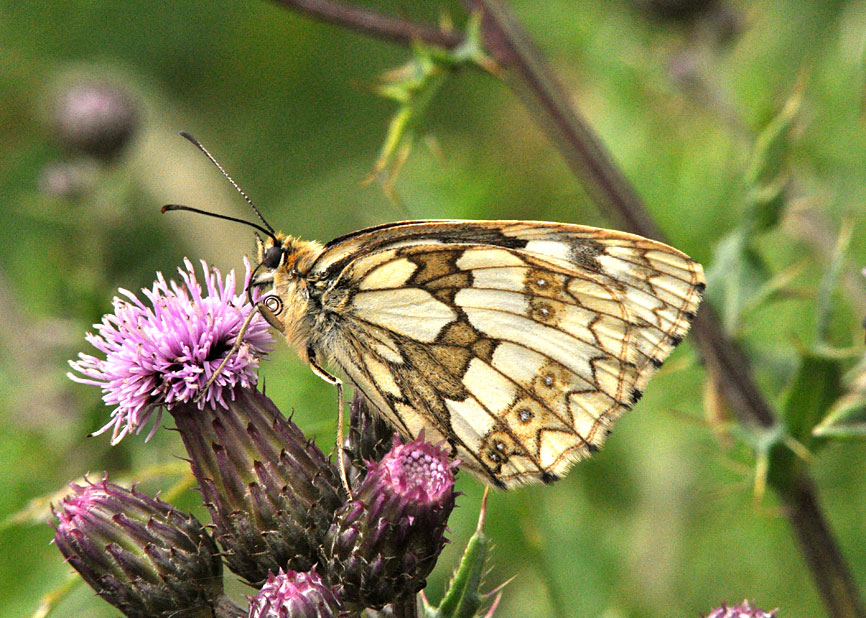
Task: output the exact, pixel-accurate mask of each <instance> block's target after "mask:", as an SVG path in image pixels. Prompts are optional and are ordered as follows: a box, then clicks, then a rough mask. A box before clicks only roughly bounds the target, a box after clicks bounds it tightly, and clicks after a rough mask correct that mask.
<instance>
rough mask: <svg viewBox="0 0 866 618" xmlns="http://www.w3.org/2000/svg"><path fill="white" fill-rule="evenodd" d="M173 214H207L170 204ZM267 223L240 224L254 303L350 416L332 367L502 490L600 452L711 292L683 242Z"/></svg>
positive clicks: (531, 228)
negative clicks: (308, 228) (315, 228)
mask: <svg viewBox="0 0 866 618" xmlns="http://www.w3.org/2000/svg"><path fill="white" fill-rule="evenodd" d="M185 137H187V139H190V141H192V142H193V143H194V144H196V145H197V146H198V147H199V148H200V149H201V150H202V151H203V152H205V154H207V155H208V157H209V158H211V160H212V161H213V162H214V163H215V164H216V165H217V166H218V167H220V166H219V164H218V163H216V161H215V160H214V159H213V157H211V156H210V155H209V153H207V151H206V150H204V148H203V147H202V146H201V145H200V144H199V143H198V142H197V141H195V140H194V139H193V138H191V136H188V135H185ZM220 170H222V168H221V167H220ZM222 171H223V173H224V174H225V171H224V170H222ZM225 175H226V177H228V175H227V174H225ZM229 180H230V181H231V178H229ZM231 182H232V183H233V184H234V181H231ZM235 186H236V187H237V185H235ZM238 190H239V191H240V189H238ZM241 193H242V194H243V191H241ZM243 195H244V197H245V198H246V195H245V194H243ZM247 201H248V202H249V203H250V205H252V202H250V201H249V199H248V198H247ZM253 208H254V209H255V206H253ZM178 209H183V210H192V211H196V212H202V213H203V214H212V213H207V212H205V211H197V210H196V209H192V208H189V207H183V206H175V205H171V206H167V207H165V208H164V210H178ZM256 213H257V214H259V213H258V210H257V209H256ZM213 216H218V217H221V218H229V219H231V218H230V217H223V216H221V215H213ZM259 217H260V218H261V220H262V222H263V223H264V225H265V227H262V226H259V225H257V224H254V223H249V222H245V223H248V224H249V225H252V226H253V227H256V228H257V229H259V230H260V231H262V232H263V233H264V234H265V235H266V237H265V238H264V239H261V238H260V239H259V242H258V248H257V260H256V263H257V266H256V268H255V270H254V273H253V279H252V284H251V285H252V286H255V287H264V288H266V289H267V290H268V293H267V295H266V296H265V297H263V298H262V299H261V300H260V301H259V303H258V305H257V306H258V308H259V310H260V311H261V313H262V314H263V315H264V316H265V317H266V318H267V319H268V321H269V322H270V323H271V324H272V325H273V326H274V327H275V328H277V329H278V330H280V331H281V332H282V333H283V335H284V336H285V338H286V340H287V342H288V343H289V344H290V345H291V346H292V347H294V348H295V349H296V350H297V351H298V352H299V354H300V356H301V358H302V359H303V360H304V361H306V362H307V363H309V365H310V366H311V368H312V369H313V371H314V372H315V373H316V374H317V375H319V376H320V377H323V378H324V379H326V380H328V381H329V382H331V383H332V384H334V385H335V386H336V387H337V391H338V400H339V404H338V405H339V409H340V415H342V406H343V400H342V381H341V380H340V379H339V378H338V377H336V376H334V375H332V374H331V373H329V372H328V371H327V370H326V369H325V364H330V365H332V366H335V367H337V368H338V369H339V370H340V371H341V372H342V373H343V374H344V375H345V376H346V377H347V378H348V379H349V381H350V382H351V383H352V384H353V385H354V386H355V387H356V388H357V389H358V390H359V391H360V392H361V393H363V395H364V396H365V397H366V398H367V399H368V400H369V401H370V402H371V403H372V404H373V406H374V407H375V408H376V410H377V411H378V413H379V414H381V415H382V417H384V419H385V420H386V421H387V422H388V423H389V424H390V425H391V426H392V427H393V428H394V429H395V430H396V431H398V432H399V433H400V434H401V435H403V436H404V437H405V438H410V439H414V438H416V437H417V436H418V435H420V434H421V433H422V432H423V434H424V436H425V438H426V439H427V440H430V441H434V442H435V441H443V440H444V441H445V442H447V443H448V444H449V445H450V446H451V448H452V451H453V454H454V455H455V456H456V457H458V458H459V459H460V461H461V467H462V468H464V469H467V470H469V471H471V472H472V473H474V474H476V475H477V476H479V477H481V478H482V479H483V480H484V481H486V482H488V483H489V484H491V485H493V486H496V487H499V488H512V487H515V486H519V485H522V484H527V483H533V482H544V483H550V482H553V481H555V480H557V479H558V478H560V477H562V476H563V475H564V474H565V473H566V472H567V471H568V469H569V468H570V467H571V466H572V465H573V464H574V463H575V462H577V461H579V460H581V459H583V458H585V457H587V456H589V455H590V454H591V453H593V452H594V451H596V450H598V448H599V447H600V446H601V445H602V443H603V442H604V440H605V437H606V436H607V434H608V433H609V432H610V430H611V427H612V425H613V423H614V422H615V421H616V420H617V419H618V418H619V417H620V416H621V415H622V414H623V413H624V412H626V411H627V410H629V409H631V408H632V407H633V406H634V405H635V404H636V403H637V402H638V400H639V399H640V397H641V393H642V392H643V390H644V388H645V387H646V385H647V382H648V381H649V379H650V377H651V376H652V374H653V373H654V372H655V371H656V370H657V369H658V368H659V367H660V366H661V364H662V362H663V361H664V360H665V358H666V357H667V356H668V355H669V354H670V353H671V351H672V350H673V348H674V347H675V346H676V345H677V344H679V343H680V342H681V341H682V339H683V337H684V336H685V334H686V333H687V331H688V330H689V327H690V323H691V321H692V319H693V318H694V317H695V314H696V311H697V308H698V305H699V303H700V301H701V296H702V293H703V290H704V286H705V282H704V275H703V269H702V268H701V265H700V264H698V263H697V262H695V261H694V260H692V259H691V258H689V257H688V256H687V255H685V254H684V253H682V252H680V251H678V250H676V249H674V248H672V247H669V246H668V245H665V244H663V243H660V242H657V241H654V240H649V239H647V238H642V237H640V236H636V235H633V234H628V233H624V232H617V231H612V230H606V229H599V228H593V227H586V226H580V225H572V224H566V223H546V222H539V221H461V220H423V221H405V222H399V223H389V224H385V225H379V226H375V227H370V228H367V229H363V230H360V231H357V232H354V233H351V234H347V235H345V236H341V237H339V238H336V239H334V240H332V241H331V242H329V243H327V244H325V245H322V244H320V243H318V242H315V241H304V240H300V239H298V238H295V237H293V236H287V235H284V234H282V233H277V232H275V231H274V230H273V228H271V227H270V225H268V224H267V222H265V221H264V218H263V217H261V215H260V214H259ZM233 220H236V221H238V220H237V219H233ZM240 338H241V337H238V339H239V340H240ZM340 428H342V423H341V424H340ZM339 443H342V440H339Z"/></svg>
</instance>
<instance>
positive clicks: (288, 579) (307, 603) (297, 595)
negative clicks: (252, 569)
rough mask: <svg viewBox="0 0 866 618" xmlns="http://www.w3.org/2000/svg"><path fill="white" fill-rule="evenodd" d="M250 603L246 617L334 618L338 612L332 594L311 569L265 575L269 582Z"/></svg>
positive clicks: (338, 603)
mask: <svg viewBox="0 0 866 618" xmlns="http://www.w3.org/2000/svg"><path fill="white" fill-rule="evenodd" d="M248 598H249V600H250V613H249V618H336V617H337V616H341V615H343V614H342V613H341V606H340V602H339V600H338V599H337V597H336V595H335V594H334V591H333V590H331V588H329V587H328V586H327V585H326V584H325V582H323V581H322V578H321V577H319V575H318V574H317V573H316V571H315V570H311V571H309V572H307V573H297V572H295V571H286V572H285V573H284V572H283V570H282V569H280V571H279V573H278V574H277V575H274V574H273V573H269V574H268V581H267V582H265V585H264V586H262V589H261V590H259V593H258V594H257V595H256V596H254V597H248Z"/></svg>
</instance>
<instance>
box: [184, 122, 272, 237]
mask: <svg viewBox="0 0 866 618" xmlns="http://www.w3.org/2000/svg"><path fill="white" fill-rule="evenodd" d="M180 135H181V137H183V138H184V139H186V140H187V141H188V142H190V143H191V144H192V145H193V146H195V147H196V148H198V149H199V150H201V151H202V152H203V153H204V156H206V157H207V158H208V159H210V162H211V163H213V164H214V165H216V167H217V169H218V170H219V171H220V172H222V175H223V176H225V177H226V180H228V181H229V182H230V183H232V186H233V187H234V188H235V189H237V190H238V193H240V194H241V195H242V196H243V198H244V200H246V202H247V204H249V205H250V208H252V209H253V212H255V213H256V216H257V217H258V218H259V219H260V220H261V222H262V223H263V224H264V226H265V227H266V228H267V230H268V232H267V233H268V236H270V237H271V238H274V237H275V236H276V231H275V230H274V228H272V227H271V224H270V223H268V222H267V221H266V220H265V218H264V217H263V216H262V213H261V212H259V209H258V208H256V205H255V204H253V201H252V200H251V199H250V197H249V196H248V195H247V194H246V193H245V192H244V190H243V189H241V188H240V186H239V185H238V183H236V182H235V181H234V180H233V179H232V177H231V176H229V174H228V172H226V171H225V169H224V168H223V166H222V165H220V164H219V161H217V160H216V159H215V158H214V156H213V155H212V154H211V153H209V152H208V150H207V148H205V147H204V146H202V144H201V142H200V141H198V140H197V139H196V138H195V137H193V135H192V134H191V133H187V132H186V131H181V132H180Z"/></svg>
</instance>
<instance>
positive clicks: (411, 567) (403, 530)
mask: <svg viewBox="0 0 866 618" xmlns="http://www.w3.org/2000/svg"><path fill="white" fill-rule="evenodd" d="M454 465H455V464H454V463H453V462H450V461H449V459H448V453H447V450H446V449H444V448H441V447H439V446H434V445H432V444H429V443H427V442H425V441H424V439H423V436H419V438H418V439H417V440H413V441H412V442H408V443H406V444H401V443H400V441H399V439H395V441H394V446H393V448H392V449H391V451H389V452H388V454H387V455H385V457H384V458H383V459H382V460H381V461H379V462H368V464H367V466H368V472H367V476H366V477H365V478H364V480H363V481H362V482H361V486H360V487H359V488H358V490H357V493H356V494H355V499H354V500H351V501H349V502H347V503H346V504H344V505H343V506H342V507H341V508H339V509H338V510H337V512H336V516H335V520H334V523H333V524H332V525H331V528H330V529H329V530H328V534H327V535H326V537H325V543H324V544H323V546H322V559H323V564H324V565H325V566H326V570H325V571H324V572H325V573H326V576H327V577H328V578H329V581H330V582H331V583H332V584H334V586H335V587H336V589H337V591H338V592H339V594H340V597H341V599H342V600H343V603H344V604H345V605H346V606H347V607H350V608H359V607H360V608H363V607H369V608H381V607H383V606H384V605H385V604H387V603H394V602H401V601H405V600H406V599H409V598H411V596H412V595H414V594H415V593H417V592H418V591H419V590H421V589H423V588H424V585H425V583H426V578H427V576H428V575H429V574H430V572H431V571H432V570H433V567H434V566H435V564H436V560H437V559H438V557H439V554H440V553H441V552H442V549H443V547H444V546H445V530H446V523H447V521H448V516H449V515H450V514H451V511H452V509H453V508H454V499H455V492H454Z"/></svg>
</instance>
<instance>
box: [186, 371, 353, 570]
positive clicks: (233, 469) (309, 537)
mask: <svg viewBox="0 0 866 618" xmlns="http://www.w3.org/2000/svg"><path fill="white" fill-rule="evenodd" d="M172 415H173V416H174V419H175V422H176V423H177V428H178V430H179V431H180V434H181V438H183V442H184V445H185V446H186V449H187V453H188V454H189V459H190V463H191V464H192V469H193V473H194V474H195V477H196V480H197V481H198V484H199V488H200V489H201V492H202V495H203V497H204V500H205V503H206V505H207V507H208V509H209V510H210V512H211V517H212V518H213V522H214V526H215V531H214V535H215V536H216V539H217V542H218V543H219V544H220V546H221V547H222V549H223V551H224V554H225V560H226V564H227V565H228V567H229V568H230V569H231V570H232V571H234V572H235V573H237V574H238V575H240V576H241V577H243V578H244V579H246V580H247V581H249V582H250V583H251V584H253V585H257V586H260V585H262V584H263V583H264V582H265V580H266V579H267V577H268V573H269V572H277V571H278V570H279V569H280V568H283V567H285V568H289V569H292V570H298V571H307V570H309V569H310V568H311V567H312V566H313V565H314V564H315V563H316V561H317V559H318V548H319V546H320V545H321V544H322V542H323V540H324V538H325V534H326V533H327V531H328V528H329V526H330V524H331V521H332V520H333V517H334V512H335V511H336V510H337V509H338V508H339V506H340V505H341V504H342V503H343V500H344V497H343V494H344V492H343V489H342V486H341V484H340V480H339V476H338V474H337V471H336V468H335V466H334V465H333V464H331V462H329V461H328V460H327V458H325V456H324V455H323V454H322V451H321V450H319V448H318V447H317V446H316V445H315V444H314V443H313V442H312V441H310V440H308V439H307V438H306V437H304V434H302V433H301V430H300V429H298V427H297V425H295V424H294V423H292V422H291V421H290V420H289V419H287V418H285V417H284V416H283V415H282V413H281V412H280V411H279V410H278V409H277V407H276V406H275V405H274V403H273V402H272V401H271V400H270V399H268V398H267V397H266V396H265V395H262V394H261V393H259V392H257V391H255V390H252V389H244V388H239V389H237V390H236V391H235V393H234V394H233V395H232V397H231V401H230V403H229V404H228V408H227V409H213V408H205V409H204V410H199V409H198V407H197V406H195V405H194V404H184V405H180V406H176V407H175V408H173V409H172Z"/></svg>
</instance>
